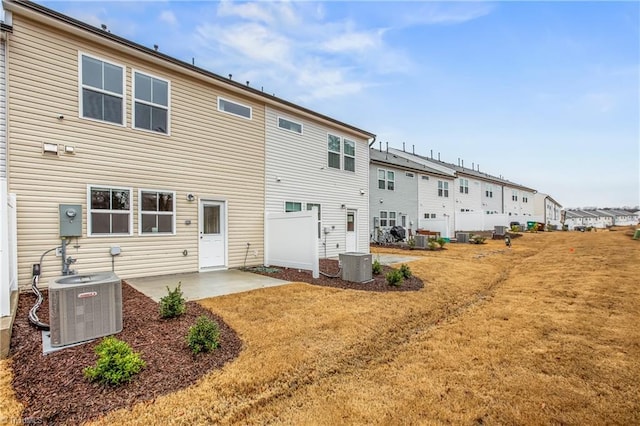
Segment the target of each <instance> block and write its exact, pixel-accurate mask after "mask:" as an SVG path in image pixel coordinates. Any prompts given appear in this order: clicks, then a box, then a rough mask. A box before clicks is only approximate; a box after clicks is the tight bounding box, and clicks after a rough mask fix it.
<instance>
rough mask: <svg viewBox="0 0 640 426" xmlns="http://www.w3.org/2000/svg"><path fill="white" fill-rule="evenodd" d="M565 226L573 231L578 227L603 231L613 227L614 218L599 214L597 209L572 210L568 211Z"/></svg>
mask: <svg viewBox="0 0 640 426" xmlns="http://www.w3.org/2000/svg"><path fill="white" fill-rule="evenodd" d="M565 225H567V229H569V230H573V229H574V228H575V227H576V226H585V227H590V228H601V229H602V228H606V227H608V226H611V225H613V217H612V216H611V215H608V214H604V213H599V212H598V211H597V210H595V209H584V210H581V209H572V210H566V218H565Z"/></svg>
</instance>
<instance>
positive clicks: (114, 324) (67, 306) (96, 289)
mask: <svg viewBox="0 0 640 426" xmlns="http://www.w3.org/2000/svg"><path fill="white" fill-rule="evenodd" d="M49 325H50V332H51V346H53V347H56V346H65V345H70V344H73V343H78V342H83V341H85V340H91V339H96V338H98V337H103V336H108V335H110V334H115V333H119V332H120V331H122V282H121V281H120V278H118V277H117V276H116V274H114V273H113V272H101V273H95V274H80V275H67V276H63V277H58V278H53V279H51V280H50V281H49Z"/></svg>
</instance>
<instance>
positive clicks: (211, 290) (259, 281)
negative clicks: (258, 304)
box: [125, 269, 289, 302]
mask: <svg viewBox="0 0 640 426" xmlns="http://www.w3.org/2000/svg"><path fill="white" fill-rule="evenodd" d="M125 281H126V282H127V283H129V285H131V287H133V288H135V289H136V290H138V291H139V292H141V293H143V294H145V295H146V296H148V297H150V298H151V299H153V300H155V301H156V302H159V301H160V299H161V298H162V297H164V296H166V295H167V286H168V287H169V288H170V289H172V290H173V289H174V288H175V287H176V286H177V285H178V284H180V289H181V290H182V293H183V294H184V298H185V299H187V300H199V299H206V298H209V297H216V296H223V295H226V294H233V293H241V292H244V291H251V290H256V289H260V288H265V287H275V286H279V285H283V284H288V283H289V282H288V281H283V280H278V279H275V278H271V277H266V276H263V275H259V274H253V273H251V272H245V271H240V270H238V269H227V270H222V271H210V272H190V273H186V274H171V275H160V276H157V277H144V278H130V279H127V280H125Z"/></svg>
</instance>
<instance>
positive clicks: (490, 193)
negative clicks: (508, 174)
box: [484, 185, 493, 198]
mask: <svg viewBox="0 0 640 426" xmlns="http://www.w3.org/2000/svg"><path fill="white" fill-rule="evenodd" d="M484 195H485V196H486V197H487V198H493V186H491V185H487V189H485V191H484Z"/></svg>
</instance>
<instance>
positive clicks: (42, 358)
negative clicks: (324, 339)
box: [10, 282, 242, 425]
mask: <svg viewBox="0 0 640 426" xmlns="http://www.w3.org/2000/svg"><path fill="white" fill-rule="evenodd" d="M43 296H44V297H45V300H44V302H43V304H42V306H41V307H40V309H39V310H38V317H39V318H40V320H41V321H43V322H48V318H49V312H48V311H49V305H48V301H47V299H46V291H44V292H43ZM34 301H35V296H34V295H33V294H32V293H25V294H21V295H20V297H19V300H18V314H17V316H16V319H15V322H14V326H13V334H12V337H11V354H10V355H11V357H12V359H13V362H12V369H13V374H14V377H13V388H14V390H15V392H16V395H17V397H18V399H19V400H20V401H21V402H22V404H23V405H24V407H25V408H24V411H23V414H22V415H23V422H24V423H27V424H28V423H34V424H51V425H56V424H65V425H67V424H80V423H84V422H86V421H87V420H91V419H95V418H97V417H99V416H101V415H104V414H106V413H108V412H110V411H113V410H116V409H119V408H123V407H131V406H133V405H134V404H136V403H138V402H141V401H150V400H153V399H155V398H157V397H158V396H161V395H164V394H167V393H171V392H175V391H177V390H179V389H183V388H186V387H187V386H189V385H191V384H193V383H195V382H196V381H197V380H198V379H199V378H201V377H202V376H204V375H205V374H207V373H208V372H210V371H211V370H214V369H218V368H221V367H222V366H223V365H224V364H225V363H227V362H229V361H231V360H232V359H234V358H236V357H237V356H238V354H239V353H240V351H241V349H242V341H241V340H240V339H239V337H238V336H237V334H236V333H235V332H234V331H233V329H231V328H230V327H229V326H228V325H227V324H225V323H224V321H222V319H221V318H219V317H218V316H217V315H215V314H213V313H212V312H210V311H208V310H206V309H205V308H203V307H202V306H200V305H198V304H197V303H195V302H187V312H186V313H185V314H184V315H182V316H181V317H179V318H174V319H168V320H163V319H161V318H160V316H159V314H158V304H157V303H156V302H154V301H153V300H151V299H150V298H148V297H147V296H145V295H144V294H142V293H140V292H138V291H137V290H135V289H133V288H132V287H131V286H129V285H128V284H126V283H125V282H123V283H122V301H123V330H122V332H120V333H118V334H116V335H115V337H117V338H118V339H120V340H124V341H125V342H127V343H129V345H130V346H131V347H132V349H133V350H134V351H136V352H140V353H141V355H142V359H144V361H145V362H146V363H147V366H146V368H145V369H144V370H142V372H140V373H139V374H138V375H136V376H135V377H134V378H133V380H132V381H131V382H130V383H126V384H124V385H121V386H117V387H115V386H108V385H101V384H97V383H90V382H89V381H88V380H87V379H85V378H84V376H83V369H84V368H85V367H88V366H93V365H95V362H96V359H97V356H96V354H95V352H94V348H95V346H96V345H97V344H98V343H99V342H100V341H101V339H97V340H95V341H93V342H90V343H86V344H82V345H80V346H76V347H72V348H66V349H64V350H61V351H58V352H54V353H50V354H48V355H43V354H42V339H41V333H40V331H38V330H36V329H35V327H33V326H32V325H31V324H29V321H28V319H27V315H28V312H29V309H31V307H32V306H33V303H34ZM200 315H206V316H208V317H209V318H211V319H213V320H215V321H217V323H218V325H219V326H220V347H219V348H218V349H216V350H215V351H213V352H211V353H204V354H199V355H197V356H193V355H192V353H191V351H190V350H189V348H188V346H187V344H186V336H187V332H188V329H189V327H190V326H192V325H193V324H195V322H196V319H197V317H198V316H200Z"/></svg>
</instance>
